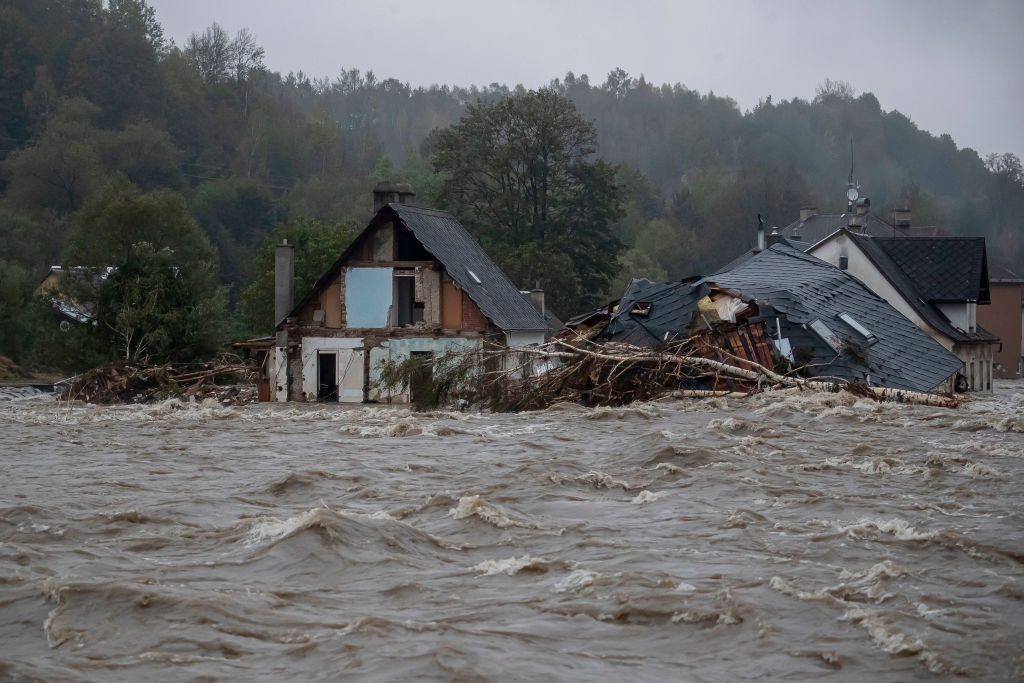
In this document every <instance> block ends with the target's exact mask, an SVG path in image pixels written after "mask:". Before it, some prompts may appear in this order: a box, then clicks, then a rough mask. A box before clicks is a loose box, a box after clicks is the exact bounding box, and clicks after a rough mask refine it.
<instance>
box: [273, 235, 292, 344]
mask: <svg viewBox="0 0 1024 683" xmlns="http://www.w3.org/2000/svg"><path fill="white" fill-rule="evenodd" d="M294 305H295V247H293V246H292V245H290V244H288V240H282V241H281V244H279V245H277V249H275V250H274V324H275V325H276V324H278V323H280V322H281V321H282V320H284V318H285V316H287V315H288V314H289V313H291V312H292V307H293V306H294Z"/></svg>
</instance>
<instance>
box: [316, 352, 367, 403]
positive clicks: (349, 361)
mask: <svg viewBox="0 0 1024 683" xmlns="http://www.w3.org/2000/svg"><path fill="white" fill-rule="evenodd" d="M362 346H363V340H362V339H360V338H358V337H348V338H345V337H303V339H302V394H303V396H304V397H305V399H306V400H307V401H315V400H316V395H317V383H318V382H319V377H318V376H317V355H318V354H319V353H320V352H321V351H325V352H332V353H335V354H336V363H337V365H336V367H335V372H334V376H335V378H336V380H337V382H338V400H339V401H340V402H342V403H362V401H363V349H362Z"/></svg>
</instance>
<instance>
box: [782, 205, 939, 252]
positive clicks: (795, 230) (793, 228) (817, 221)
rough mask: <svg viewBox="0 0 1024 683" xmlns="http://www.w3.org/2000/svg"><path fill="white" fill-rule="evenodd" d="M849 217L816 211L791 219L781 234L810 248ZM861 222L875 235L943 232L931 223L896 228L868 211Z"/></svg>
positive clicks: (846, 224) (848, 220)
mask: <svg viewBox="0 0 1024 683" xmlns="http://www.w3.org/2000/svg"><path fill="white" fill-rule="evenodd" d="M850 218H851V214H849V213H816V214H814V215H812V216H810V217H809V218H808V219H807V220H803V221H801V220H796V221H793V222H792V223H790V224H789V225H787V226H786V227H784V228H782V229H781V231H782V235H783V236H784V237H786V238H787V239H789V240H792V239H794V237H796V236H799V237H796V239H797V240H799V241H800V242H807V243H808V247H807V248H810V245H814V244H817V243H818V242H820V241H821V240H823V239H825V238H826V237H828V236H829V235H831V234H832V233H834V232H835V231H836V230H839V229H840V228H847V227H849V225H850ZM861 223H862V227H861V228H860V229H861V230H863V232H864V233H865V234H868V235H873V236H875V237H893V236H896V237H900V236H903V237H908V236H909V237H937V236H941V235H943V234H945V233H944V231H943V230H942V229H941V228H937V227H935V226H931V225H928V226H923V225H915V226H911V227H908V228H902V227H901V228H896V227H893V226H892V224H890V223H888V222H886V221H884V220H882V219H881V218H879V217H878V216H876V215H875V214H873V213H870V212H868V213H867V214H865V215H864V216H862V217H861ZM805 251H806V248H805Z"/></svg>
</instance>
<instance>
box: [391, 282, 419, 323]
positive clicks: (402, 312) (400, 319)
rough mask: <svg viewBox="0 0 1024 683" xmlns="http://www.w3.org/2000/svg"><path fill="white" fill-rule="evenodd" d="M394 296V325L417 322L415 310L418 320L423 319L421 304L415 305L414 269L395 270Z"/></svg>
mask: <svg viewBox="0 0 1024 683" xmlns="http://www.w3.org/2000/svg"><path fill="white" fill-rule="evenodd" d="M394 280H395V290H394V291H395V297H394V302H393V304H392V311H393V319H394V325H395V327H403V326H405V325H412V324H413V323H416V322H419V321H418V320H417V319H416V313H417V310H418V311H419V320H423V304H420V305H419V308H418V309H417V307H416V271H415V270H397V269H396V270H395V276H394Z"/></svg>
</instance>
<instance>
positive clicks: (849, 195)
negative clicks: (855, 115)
mask: <svg viewBox="0 0 1024 683" xmlns="http://www.w3.org/2000/svg"><path fill="white" fill-rule="evenodd" d="M859 189H860V185H858V184H857V183H855V182H854V181H853V138H850V177H849V178H848V179H847V181H846V199H847V200H848V203H847V205H846V212H847V213H853V203H854V202H856V201H857V197H859V196H860V192H858V190H859Z"/></svg>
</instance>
